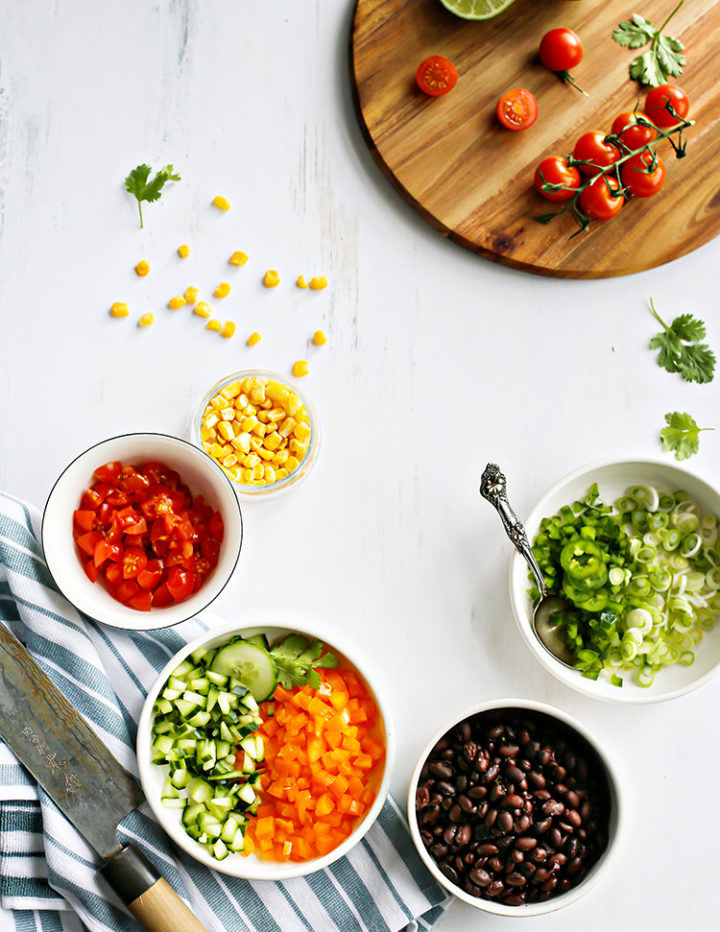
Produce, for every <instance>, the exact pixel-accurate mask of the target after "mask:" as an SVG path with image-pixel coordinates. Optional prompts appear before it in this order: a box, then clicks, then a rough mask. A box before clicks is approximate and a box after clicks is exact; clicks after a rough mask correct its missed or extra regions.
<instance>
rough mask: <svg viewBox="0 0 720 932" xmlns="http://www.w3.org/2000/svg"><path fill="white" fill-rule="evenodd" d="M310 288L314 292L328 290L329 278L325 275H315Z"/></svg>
mask: <svg viewBox="0 0 720 932" xmlns="http://www.w3.org/2000/svg"><path fill="white" fill-rule="evenodd" d="M310 287H311V288H312V290H313V291H322V290H323V288H327V278H325V276H324V275H313V277H312V278H311V279H310Z"/></svg>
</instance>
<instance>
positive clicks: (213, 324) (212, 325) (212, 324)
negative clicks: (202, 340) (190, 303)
mask: <svg viewBox="0 0 720 932" xmlns="http://www.w3.org/2000/svg"><path fill="white" fill-rule="evenodd" d="M195 313H196V314H197V308H195ZM201 316H202V315H201ZM205 327H206V329H207V330H214V331H215V332H216V333H220V331H221V330H222V324H221V323H220V321H219V320H215V318H214V317H213V318H212V319H211V320H209V321H208V322H207V324H206V325H205Z"/></svg>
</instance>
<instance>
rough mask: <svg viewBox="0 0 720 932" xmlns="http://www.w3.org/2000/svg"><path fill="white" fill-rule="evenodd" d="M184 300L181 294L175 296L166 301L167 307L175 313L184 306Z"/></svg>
mask: <svg viewBox="0 0 720 932" xmlns="http://www.w3.org/2000/svg"><path fill="white" fill-rule="evenodd" d="M185 303H186V302H185V298H184V297H183V295H181V294H176V295H175V297H174V298H170V300H169V301H168V307H169V308H171V309H172V310H173V311H177V310H178V308H181V307H182V306H183V305H184V304H185Z"/></svg>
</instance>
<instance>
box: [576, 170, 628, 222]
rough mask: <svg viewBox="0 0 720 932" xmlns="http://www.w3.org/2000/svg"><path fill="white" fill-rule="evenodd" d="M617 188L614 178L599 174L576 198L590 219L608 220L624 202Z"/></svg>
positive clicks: (618, 211)
mask: <svg viewBox="0 0 720 932" xmlns="http://www.w3.org/2000/svg"><path fill="white" fill-rule="evenodd" d="M619 190H620V189H619V186H618V183H617V181H616V180H615V179H614V178H608V177H607V176H605V175H601V176H600V177H599V178H596V179H595V181H593V182H592V184H590V185H588V186H587V188H585V190H584V191H583V192H582V194H581V195H580V197H579V198H578V203H579V205H580V209H581V210H582V211H583V213H584V214H585V215H586V216H587V217H589V218H590V219H591V220H610V218H611V217H614V216H615V215H616V214H619V213H620V209H621V208H622V206H623V204H624V202H625V201H624V198H623V196H622V194H620V193H619Z"/></svg>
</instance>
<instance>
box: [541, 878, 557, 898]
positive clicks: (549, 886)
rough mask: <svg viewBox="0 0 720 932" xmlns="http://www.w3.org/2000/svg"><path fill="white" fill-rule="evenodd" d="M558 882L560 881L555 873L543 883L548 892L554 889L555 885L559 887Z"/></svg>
mask: <svg viewBox="0 0 720 932" xmlns="http://www.w3.org/2000/svg"><path fill="white" fill-rule="evenodd" d="M557 882H558V880H557V877H555V875H554V874H553V875H551V876H550V877H548V879H547V880H546V881H545V883H544V884H543V885H542V888H543V890H544V891H545V892H546V893H547V892H549V891H550V890H554V889H555V887H557Z"/></svg>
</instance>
